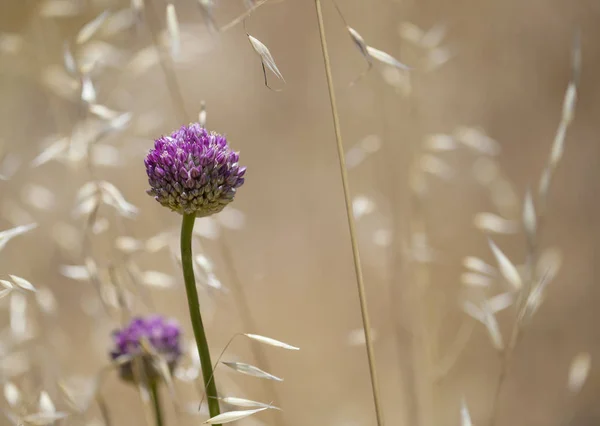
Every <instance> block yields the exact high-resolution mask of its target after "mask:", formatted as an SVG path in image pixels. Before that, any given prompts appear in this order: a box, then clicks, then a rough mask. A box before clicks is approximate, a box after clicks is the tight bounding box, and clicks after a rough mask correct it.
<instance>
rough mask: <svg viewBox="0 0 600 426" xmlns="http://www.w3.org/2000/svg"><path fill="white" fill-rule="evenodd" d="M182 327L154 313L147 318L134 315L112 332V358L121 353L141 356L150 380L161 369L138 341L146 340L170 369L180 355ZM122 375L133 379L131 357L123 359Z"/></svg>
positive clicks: (157, 375) (157, 376)
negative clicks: (121, 326) (126, 323)
mask: <svg viewBox="0 0 600 426" xmlns="http://www.w3.org/2000/svg"><path fill="white" fill-rule="evenodd" d="M180 337H181V330H180V328H179V325H178V324H177V323H176V322H175V321H172V320H166V319H165V318H163V317H161V316H159V315H154V316H149V317H146V318H140V317H138V318H133V319H132V320H131V322H130V323H129V324H128V325H127V326H126V327H125V328H123V329H121V330H116V331H114V332H113V342H114V347H113V349H112V351H111V352H110V356H111V358H112V359H113V360H116V359H117V358H120V357H122V356H126V355H129V356H133V357H136V356H141V359H142V361H143V365H144V369H145V374H146V377H147V378H148V379H149V380H157V379H159V378H160V373H159V371H158V368H157V365H158V364H157V361H158V360H156V359H155V360H153V359H152V356H151V355H150V354H149V353H148V351H145V350H144V349H142V347H141V341H142V340H145V341H146V342H147V344H149V345H150V346H151V349H152V352H154V353H155V354H157V355H159V356H160V358H162V359H163V360H164V361H166V363H167V365H168V366H169V368H170V369H171V371H172V370H173V369H174V368H175V366H176V365H177V362H178V361H179V358H180V357H181V353H182V350H181V343H180ZM120 374H121V377H122V378H123V379H125V380H128V381H133V379H134V374H133V364H132V361H131V360H129V361H126V362H124V363H123V364H121V369H120Z"/></svg>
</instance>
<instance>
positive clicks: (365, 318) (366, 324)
mask: <svg viewBox="0 0 600 426" xmlns="http://www.w3.org/2000/svg"><path fill="white" fill-rule="evenodd" d="M315 7H316V10H317V21H318V26H319V35H320V38H321V51H322V53H323V62H324V63H325V75H326V77H327V87H328V90H329V102H330V104H331V115H332V117H333V128H334V131H335V139H336V144H337V153H338V160H339V165H340V173H341V178H342V187H343V191H344V201H345V203H346V216H347V218H348V228H349V230H350V244H351V246H352V256H353V258H354V272H355V274H356V283H357V287H358V299H359V302H360V312H361V315H362V323H363V328H364V332H365V342H366V347H367V358H368V362H369V373H370V375H371V390H372V393H373V402H374V404H375V416H376V418H377V425H378V426H382V425H383V424H384V421H383V410H382V408H381V400H380V396H379V385H378V383H377V371H376V369H375V353H374V350H373V339H372V337H371V325H370V320H369V313H368V309H367V297H366V294H365V293H366V292H365V284H364V280H363V273H362V267H361V263H360V253H359V250H358V239H357V237H356V226H355V223H354V216H353V213H352V200H351V197H350V186H349V184H348V170H347V168H346V160H345V154H344V144H343V142H342V131H341V127H340V120H339V114H338V111H337V103H336V100H335V90H334V88H333V77H332V73H331V63H330V60H329V53H328V51H327V40H326V36H325V24H324V22H323V11H322V8H321V0H315Z"/></svg>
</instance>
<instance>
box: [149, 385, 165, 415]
mask: <svg viewBox="0 0 600 426" xmlns="http://www.w3.org/2000/svg"><path fill="white" fill-rule="evenodd" d="M158 383H159V382H158V380H152V381H151V382H150V384H149V387H150V398H151V399H152V406H153V407H154V419H155V420H156V426H163V417H162V410H161V408H160V395H159V393H158Z"/></svg>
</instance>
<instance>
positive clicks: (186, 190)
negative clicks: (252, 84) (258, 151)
mask: <svg viewBox="0 0 600 426" xmlns="http://www.w3.org/2000/svg"><path fill="white" fill-rule="evenodd" d="M238 160H239V154H238V153H237V152H233V151H232V150H231V149H230V148H229V146H228V145H227V139H225V137H224V136H222V135H220V134H218V133H215V132H208V131H207V130H206V129H204V128H203V127H202V126H200V124H198V123H192V124H190V125H189V126H183V127H181V129H179V130H176V131H174V132H173V133H171V136H162V137H160V138H159V139H156V140H155V141H154V149H151V150H150V152H149V153H148V155H147V156H146V160H145V161H144V163H145V164H146V173H147V174H148V182H149V183H150V187H151V188H150V189H149V190H148V194H149V195H152V196H154V198H155V199H156V201H158V202H159V203H161V204H162V205H163V206H165V207H168V208H170V209H171V210H173V211H176V212H179V213H181V214H195V215H196V216H197V217H203V216H209V215H211V214H214V213H218V212H220V211H221V210H223V208H224V207H225V206H226V205H227V204H229V203H230V202H232V201H233V197H234V196H235V193H236V190H237V188H239V187H240V186H242V184H243V183H244V174H245V173H246V168H245V167H240V166H239V164H238Z"/></svg>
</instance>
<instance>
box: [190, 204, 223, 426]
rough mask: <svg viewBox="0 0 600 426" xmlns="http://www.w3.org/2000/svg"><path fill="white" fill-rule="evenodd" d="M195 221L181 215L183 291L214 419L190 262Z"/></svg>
mask: <svg viewBox="0 0 600 426" xmlns="http://www.w3.org/2000/svg"><path fill="white" fill-rule="evenodd" d="M195 220H196V216H194V215H193V214H184V215H183V221H182V222H181V264H182V266H183V279H184V281H185V291H186V293H187V300H188V307H189V309H190V319H191V320H192V328H193V329H194V336H195V337H196V345H197V347H198V354H199V355H200V365H201V367H202V378H203V379H204V389H205V390H206V395H207V397H208V398H207V400H208V412H209V413H210V417H215V416H217V415H219V413H220V410H219V400H218V399H217V398H218V395H217V385H216V384H215V380H214V377H213V368H212V363H211V360H210V351H209V349H208V342H207V341H206V333H205V332H204V325H203V324H202V316H201V315H200V304H199V303H198V291H197V290H196V279H195V278H194V266H193V261H192V231H193V229H194V221H195ZM217 426H219V425H217Z"/></svg>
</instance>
